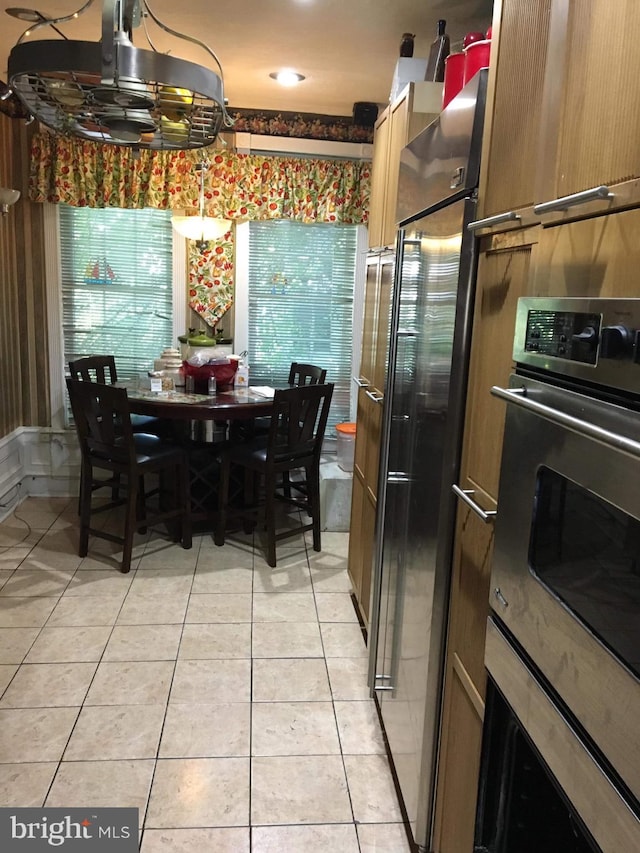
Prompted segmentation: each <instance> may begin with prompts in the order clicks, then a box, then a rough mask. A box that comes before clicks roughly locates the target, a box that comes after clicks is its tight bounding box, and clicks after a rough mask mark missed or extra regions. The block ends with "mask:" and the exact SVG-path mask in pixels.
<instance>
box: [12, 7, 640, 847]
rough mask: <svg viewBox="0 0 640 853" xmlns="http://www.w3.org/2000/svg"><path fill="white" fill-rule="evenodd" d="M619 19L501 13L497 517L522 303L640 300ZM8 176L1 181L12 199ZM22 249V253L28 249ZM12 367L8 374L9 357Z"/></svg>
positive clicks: (472, 413)
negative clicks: (501, 396) (603, 191)
mask: <svg viewBox="0 0 640 853" xmlns="http://www.w3.org/2000/svg"><path fill="white" fill-rule="evenodd" d="M578 5H579V6H580V8H579V9H578V8H577V7H578ZM585 6H587V7H588V9H587V13H585V11H584V8H585ZM611 6H612V4H611V3H606V4H605V3H604V2H596V0H593V2H589V3H587V4H582V3H581V4H577V3H569V2H552V0H547V2H539V3H536V4H531V3H525V2H516V0H503V2H501V3H496V4H495V8H494V28H493V50H494V53H493V55H492V62H491V71H490V75H489V80H488V104H489V109H488V111H487V127H486V131H485V143H484V147H483V160H482V164H481V176H480V185H479V211H478V218H483V219H488V218H489V217H492V216H496V217H499V216H502V217H505V218H504V219H503V220H502V223H501V224H500V223H497V224H496V225H493V226H492V225H491V224H490V223H488V224H487V225H485V227H484V228H481V229H480V230H479V231H478V232H477V233H478V234H479V237H480V255H479V259H478V276H477V295H476V303H475V306H476V307H475V314H474V318H475V319H474V329H473V336H472V349H471V356H470V367H469V385H468V391H467V408H466V417H465V426H464V440H463V446H462V461H461V466H460V477H459V482H458V485H459V486H460V488H461V489H462V490H463V491H471V490H472V491H474V493H475V494H474V495H473V499H474V501H475V502H476V503H477V504H478V506H479V507H480V509H481V510H483V511H484V512H485V513H486V512H488V511H489V512H490V511H492V510H495V509H496V508H498V511H499V507H498V500H497V499H498V486H499V472H500V457H501V441H500V437H501V436H502V434H503V428H504V419H505V405H504V403H503V402H501V401H499V400H498V399H497V398H495V397H492V396H491V395H490V394H489V389H490V388H491V387H492V386H501V387H506V386H507V385H508V384H509V375H510V373H511V372H512V344H513V337H514V330H515V323H516V307H517V299H518V298H519V297H521V296H535V297H542V296H552V297H561V296H570V297H574V298H575V297H608V298H621V297H635V296H637V294H638V288H637V283H636V282H635V277H634V273H635V271H636V269H637V267H638V265H637V257H636V256H637V250H636V249H635V241H634V239H633V235H634V234H635V231H636V230H637V225H636V219H637V215H636V214H637V206H638V200H639V198H640V195H639V192H638V163H637V157H636V156H635V149H634V145H633V141H634V140H635V139H636V138H637V128H636V126H635V125H636V123H637V121H638V118H637V116H638V115H639V114H640V111H639V110H638V104H637V96H636V95H635V92H634V90H633V86H630V85H628V82H629V81H632V80H634V79H635V78H636V64H637V61H638V60H637V59H636V55H637V52H636V51H635V49H634V45H635V44H637V37H638V34H639V31H640V20H639V16H638V13H637V11H636V10H635V9H634V8H633V6H634V4H632V3H629V2H622V0H621V2H619V3H616V4H613V6H614V9H615V10H616V11H617V12H618V15H617V16H616V17H615V19H614V23H615V26H614V30H615V32H616V34H617V36H618V38H619V45H618V50H617V51H616V56H615V62H614V61H612V57H611V36H610V35H609V29H610V26H611V24H610V20H611ZM613 92H615V97H613V96H612V93H613ZM3 118H4V117H3ZM23 136H24V131H23V130H22V129H21V128H16V127H12V128H11V137H12V139H13V141H12V145H13V146H15V148H14V149H13V150H14V153H13V155H12V157H14V158H16V159H15V160H13V159H12V158H11V157H9V155H8V153H7V152H6V151H5V154H4V157H7V158H8V159H7V160H4V159H3V169H8V168H9V165H10V164H12V163H13V164H14V165H13V168H16V167H17V168H18V173H19V174H21V173H22V174H24V173H25V172H26V169H27V163H26V161H25V154H24V148H23V147H22V146H23V144H24V143H23V141H22V139H23ZM625 141H626V142H625ZM5 146H6V135H5V133H4V131H3V149H4V148H5ZM6 174H7V173H6V172H3V173H2V184H3V185H4V184H5V181H6V177H5V176H6ZM22 186H24V183H23V184H22ZM600 186H607V187H609V193H607V196H609V195H613V198H610V197H607V198H600V197H599V196H595V197H593V198H592V199H581V201H582V202H583V203H582V206H580V207H574V206H571V207H569V206H566V207H565V206H564V205H563V204H560V205H559V206H558V205H556V209H555V210H554V209H553V208H547V209H546V210H545V209H543V210H540V209H538V211H536V209H535V208H536V207H538V208H539V206H540V205H541V204H544V202H548V201H549V202H553V201H555V200H557V199H561V198H564V197H566V196H569V195H572V194H574V193H579V192H582V191H584V190H590V189H593V188H596V187H600ZM25 207H26V204H25V203H24V202H22V203H21V211H24V212H22V213H21V216H22V217H24V218H23V219H22V220H20V221H19V222H18V223H17V225H18V227H19V229H20V232H19V238H18V240H16V239H14V238H13V234H14V233H15V232H14V230H13V229H15V228H16V223H15V222H14V220H13V219H10V220H8V221H7V222H5V221H3V238H4V242H3V244H2V245H3V260H2V265H3V290H4V288H5V287H6V286H7V283H9V282H16V283H20V286H21V287H22V288H23V289H24V292H26V293H30V294H31V293H32V292H33V290H32V288H33V287H34V282H37V281H38V279H39V278H40V276H41V270H40V266H39V264H38V262H37V260H35V258H34V251H33V250H32V249H31V246H32V241H34V240H36V241H37V239H38V227H39V226H38V223H37V221H33V223H32V220H31V217H32V216H33V215H34V214H33V213H30V212H29V210H28V208H27V210H25ZM16 212H17V211H16ZM604 214H606V215H604ZM18 242H19V244H20V245H21V246H24V250H22V251H21V250H20V249H17V248H16V247H17V245H18ZM27 247H28V248H27ZM36 257H37V255H36ZM5 264H8V267H6V266H5ZM12 286H15V285H12ZM30 304H31V305H32V313H31V312H30V316H29V317H28V318H24V317H20V318H19V320H18V324H19V327H20V328H23V329H24V333H23V334H21V335H20V336H19V338H20V339H19V341H18V342H17V344H16V348H15V350H13V351H12V353H11V354H12V355H13V352H15V351H18V352H20V368H21V369H20V370H16V369H15V367H13V366H12V367H11V369H8V368H6V367H5V368H4V369H5V370H7V375H6V378H5V387H6V389H7V391H6V392H5V399H9V400H12V401H13V404H12V405H13V408H14V411H17V412H19V415H18V416H17V421H16V422H15V425H16V426H17V425H22V424H25V425H26V424H32V423H46V414H45V412H46V403H45V401H44V400H43V396H44V395H37V399H35V400H33V401H30V402H28V403H27V402H25V403H22V392H21V388H20V386H21V385H22V384H23V382H24V384H25V385H26V386H28V385H29V384H32V385H33V384H34V381H35V380H36V379H38V378H40V377H43V376H46V375H47V355H46V352H45V348H44V347H42V346H39V345H38V344H39V340H40V339H39V337H37V335H36V334H35V332H36V330H40V329H42V328H43V325H44V317H43V312H44V304H43V302H42V301H41V300H38V299H30ZM3 337H4V336H3ZM2 345H3V346H5V343H4V341H3V344H2ZM3 363H5V364H7V359H6V357H5V358H3ZM20 375H22V376H23V382H22V381H19V376H20ZM23 407H24V408H23ZM493 537H494V534H493V526H492V525H491V524H485V523H484V522H483V520H482V518H481V517H480V516H479V515H477V514H476V513H474V511H473V510H472V509H471V508H470V507H467V506H466V505H464V506H462V505H459V507H458V517H457V529H456V537H455V540H454V555H453V578H452V581H451V588H452V595H451V607H450V612H449V620H448V642H447V656H446V663H445V688H444V704H443V708H442V737H441V742H440V756H441V757H440V768H441V769H440V772H439V774H438V779H437V785H436V794H435V803H436V805H435V826H434V840H433V849H434V850H442V851H447V850H450V851H454V853H457V851H467V850H470V849H472V845H473V843H474V817H475V802H476V796H477V786H478V774H479V764H480V744H481V735H482V718H483V713H484V696H485V681H486V675H485V661H484V633H485V624H486V617H487V610H488V608H487V601H488V598H489V572H490V569H491V563H492V559H491V554H492V550H493ZM600 843H601V846H602V847H603V849H606V848H605V847H604V846H603V844H602V842H600ZM505 849H508V848H505ZM596 849H597V848H596ZM629 849H632V848H629Z"/></svg>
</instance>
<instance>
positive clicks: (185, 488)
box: [176, 454, 193, 549]
mask: <svg viewBox="0 0 640 853" xmlns="http://www.w3.org/2000/svg"><path fill="white" fill-rule="evenodd" d="M177 473H178V483H179V489H178V490H177V494H176V506H182V508H183V514H182V547H183V548H187V549H188V548H191V547H192V545H193V535H192V526H191V496H190V494H189V461H188V459H187V456H186V454H185V455H184V458H183V460H182V464H181V465H180V466H179V467H178V472H177Z"/></svg>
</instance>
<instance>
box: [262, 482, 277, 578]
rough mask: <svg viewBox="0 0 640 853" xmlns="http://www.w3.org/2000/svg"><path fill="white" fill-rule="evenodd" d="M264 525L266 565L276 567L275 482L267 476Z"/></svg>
mask: <svg viewBox="0 0 640 853" xmlns="http://www.w3.org/2000/svg"><path fill="white" fill-rule="evenodd" d="M264 491H265V510H264V513H265V525H266V528H267V564H268V565H269V566H271V567H272V568H275V565H276V480H275V477H273V476H270V475H269V474H266V475H265V482H264Z"/></svg>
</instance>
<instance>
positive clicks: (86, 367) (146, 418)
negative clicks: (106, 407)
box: [69, 355, 163, 434]
mask: <svg viewBox="0 0 640 853" xmlns="http://www.w3.org/2000/svg"><path fill="white" fill-rule="evenodd" d="M69 375H70V376H71V378H72V379H79V380H82V381H83V382H101V383H102V384H103V385H105V384H108V385H115V383H116V382H117V381H118V371H117V369H116V360H115V358H114V357H113V356H112V355H87V356H84V357H83V358H76V359H74V360H73V361H70V362H69ZM162 424H163V422H162V420H161V419H160V418H154V417H151V416H150V415H135V414H132V415H131V426H132V427H133V431H134V432H149V433H153V434H156V433H157V432H158V431H159V430H160V429H161V427H162Z"/></svg>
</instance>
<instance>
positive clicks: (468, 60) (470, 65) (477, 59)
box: [464, 39, 491, 85]
mask: <svg viewBox="0 0 640 853" xmlns="http://www.w3.org/2000/svg"><path fill="white" fill-rule="evenodd" d="M490 55H491V40H490V39H485V40H484V41H474V42H473V44H470V45H469V47H468V48H467V49H466V50H465V52H464V56H465V60H464V83H465V85H466V84H467V83H468V82H469V80H471V78H472V77H473V76H474V74H476V73H477V72H478V71H480V69H481V68H488V67H489V57H490Z"/></svg>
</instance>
